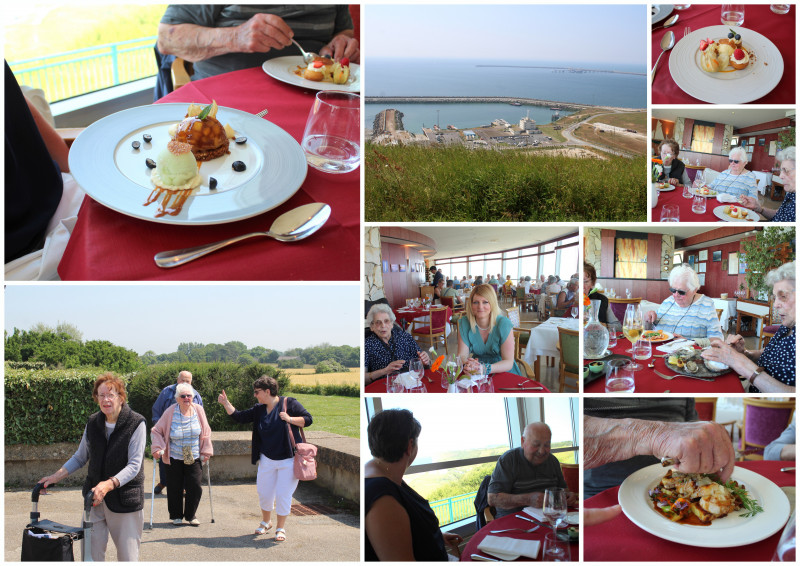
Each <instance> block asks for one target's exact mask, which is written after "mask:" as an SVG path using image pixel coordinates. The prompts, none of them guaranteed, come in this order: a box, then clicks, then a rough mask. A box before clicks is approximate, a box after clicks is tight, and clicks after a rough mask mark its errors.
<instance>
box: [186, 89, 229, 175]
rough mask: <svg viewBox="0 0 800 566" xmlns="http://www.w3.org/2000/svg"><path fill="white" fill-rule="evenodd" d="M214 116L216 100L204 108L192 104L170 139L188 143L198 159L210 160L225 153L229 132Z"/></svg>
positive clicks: (215, 113) (215, 114)
mask: <svg viewBox="0 0 800 566" xmlns="http://www.w3.org/2000/svg"><path fill="white" fill-rule="evenodd" d="M216 116H217V103H216V102H212V103H211V104H209V105H208V106H206V107H205V108H201V107H200V106H199V105H197V104H192V105H191V106H189V111H188V112H187V114H186V118H184V119H183V121H182V122H181V123H180V124H178V127H177V130H176V131H175V133H174V135H173V136H172V139H173V140H176V141H179V142H182V143H187V144H189V145H190V146H191V148H192V153H193V154H194V156H195V158H196V159H197V160H198V161H210V160H211V159H216V158H217V157H221V156H223V155H225V154H227V153H228V146H229V143H230V142H229V141H228V137H229V135H228V134H229V132H228V131H227V130H226V128H225V127H223V125H222V124H220V122H219V120H217V117H216Z"/></svg>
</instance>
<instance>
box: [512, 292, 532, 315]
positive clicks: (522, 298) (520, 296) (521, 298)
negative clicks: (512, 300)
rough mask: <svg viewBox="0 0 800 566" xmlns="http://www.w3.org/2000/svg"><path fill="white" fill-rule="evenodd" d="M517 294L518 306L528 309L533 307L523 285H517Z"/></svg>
mask: <svg viewBox="0 0 800 566" xmlns="http://www.w3.org/2000/svg"><path fill="white" fill-rule="evenodd" d="M516 294H517V307H519V308H522V309H524V310H528V308H529V307H531V306H532V305H531V302H532V301H531V300H530V299H529V298H528V297H527V295H526V294H525V289H524V288H522V287H517V290H516Z"/></svg>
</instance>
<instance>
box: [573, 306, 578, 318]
mask: <svg viewBox="0 0 800 566" xmlns="http://www.w3.org/2000/svg"><path fill="white" fill-rule="evenodd" d="M571 314H572V318H578V307H572V312H571Z"/></svg>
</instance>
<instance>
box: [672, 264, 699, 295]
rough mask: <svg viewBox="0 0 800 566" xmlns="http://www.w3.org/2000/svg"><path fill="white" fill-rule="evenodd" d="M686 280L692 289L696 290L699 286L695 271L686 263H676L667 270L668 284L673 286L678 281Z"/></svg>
mask: <svg viewBox="0 0 800 566" xmlns="http://www.w3.org/2000/svg"><path fill="white" fill-rule="evenodd" d="M684 280H685V281H686V283H687V285H688V286H689V288H690V289H691V290H692V291H697V290H698V289H699V288H700V278H699V277H697V273H696V272H695V270H694V269H692V268H691V266H690V265H689V264H688V263H682V264H680V265H676V266H675V267H673V268H672V271H670V272H669V279H668V281H669V285H670V287H674V286H675V285H677V283H678V282H679V281H684Z"/></svg>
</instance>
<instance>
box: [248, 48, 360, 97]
mask: <svg viewBox="0 0 800 566" xmlns="http://www.w3.org/2000/svg"><path fill="white" fill-rule="evenodd" d="M318 63H320V66H319V67H313V65H314V63H313V62H312V63H309V64H308V65H306V64H305V63H304V62H303V57H302V56H301V55H289V56H286V57H276V58H275V59H268V60H267V61H264V64H263V65H261V68H262V69H263V70H264V72H265V73H267V74H268V75H269V76H270V77H272V78H273V79H275V80H278V81H281V82H284V83H287V84H290V85H295V86H301V87H303V88H310V89H313V90H343V91H346V92H361V67H360V66H359V65H358V64H356V63H349V62H346V61H345V60H342V61H341V62H334V61H333V60H331V59H327V58H324V57H322V58H320V61H318ZM342 63H347V64H346V65H342ZM307 70H309V71H310V72H306V71H307ZM345 74H346V75H347V76H346V77H345V76H344V75H345ZM306 76H308V77H309V78H306ZM312 79H313V80H312ZM334 80H336V81H340V82H339V83H338V84H337V83H336V82H334ZM341 81H343V82H341Z"/></svg>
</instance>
